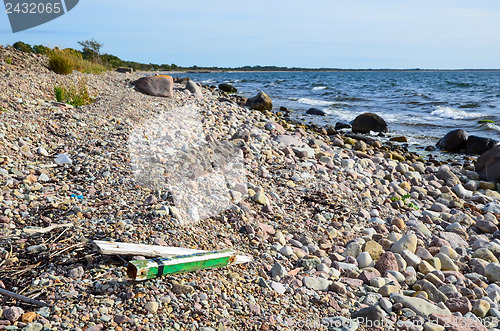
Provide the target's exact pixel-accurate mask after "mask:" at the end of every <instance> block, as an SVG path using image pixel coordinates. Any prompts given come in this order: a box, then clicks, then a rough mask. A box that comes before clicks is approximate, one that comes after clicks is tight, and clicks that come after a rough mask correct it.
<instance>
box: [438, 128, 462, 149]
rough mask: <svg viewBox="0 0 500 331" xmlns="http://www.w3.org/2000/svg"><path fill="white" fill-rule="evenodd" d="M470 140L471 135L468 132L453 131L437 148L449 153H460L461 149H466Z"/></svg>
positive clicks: (440, 140)
mask: <svg viewBox="0 0 500 331" xmlns="http://www.w3.org/2000/svg"><path fill="white" fill-rule="evenodd" d="M468 138H469V134H468V133H467V131H465V130H462V129H457V130H453V131H450V132H448V133H447V134H446V135H445V136H444V137H443V138H441V139H439V141H438V142H437V144H436V147H437V148H441V149H443V150H445V151H448V152H459V151H460V150H461V149H464V148H465V146H466V144H467V139H468Z"/></svg>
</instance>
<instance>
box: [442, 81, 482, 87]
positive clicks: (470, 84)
mask: <svg viewBox="0 0 500 331" xmlns="http://www.w3.org/2000/svg"><path fill="white" fill-rule="evenodd" d="M446 84H448V85H452V86H458V87H471V86H474V85H475V84H472V83H463V82H452V81H449V80H447V81H446Z"/></svg>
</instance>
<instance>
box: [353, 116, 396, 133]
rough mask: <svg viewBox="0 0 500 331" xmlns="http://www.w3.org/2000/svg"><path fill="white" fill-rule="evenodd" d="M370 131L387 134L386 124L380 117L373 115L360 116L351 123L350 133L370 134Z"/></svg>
mask: <svg viewBox="0 0 500 331" xmlns="http://www.w3.org/2000/svg"><path fill="white" fill-rule="evenodd" d="M370 131H374V132H387V123H386V122H385V121H384V119H383V118H382V117H380V116H378V115H377V114H373V113H364V114H361V115H359V116H358V117H356V118H355V119H354V121H353V122H352V132H357V133H370Z"/></svg>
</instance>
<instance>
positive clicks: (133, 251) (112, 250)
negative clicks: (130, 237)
mask: <svg viewBox="0 0 500 331" xmlns="http://www.w3.org/2000/svg"><path fill="white" fill-rule="evenodd" d="M94 245H95V247H96V248H97V249H98V250H99V252H100V253H101V254H105V255H131V256H133V255H140V256H147V257H172V256H178V255H189V254H195V253H204V252H205V251H203V250H197V249H190V248H183V247H167V246H159V245H141V244H130V243H122V242H113V241H100V240H94Z"/></svg>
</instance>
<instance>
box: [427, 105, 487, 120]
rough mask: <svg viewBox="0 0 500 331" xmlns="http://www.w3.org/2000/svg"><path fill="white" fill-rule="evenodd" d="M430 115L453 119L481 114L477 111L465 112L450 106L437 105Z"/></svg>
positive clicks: (475, 116)
mask: <svg viewBox="0 0 500 331" xmlns="http://www.w3.org/2000/svg"><path fill="white" fill-rule="evenodd" d="M431 115H434V116H438V117H441V118H449V119H453V120H460V119H469V118H477V117H479V116H481V114H479V113H473V112H466V111H463V110H459V109H456V108H452V107H445V106H438V107H437V108H436V110H434V111H432V112H431Z"/></svg>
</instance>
